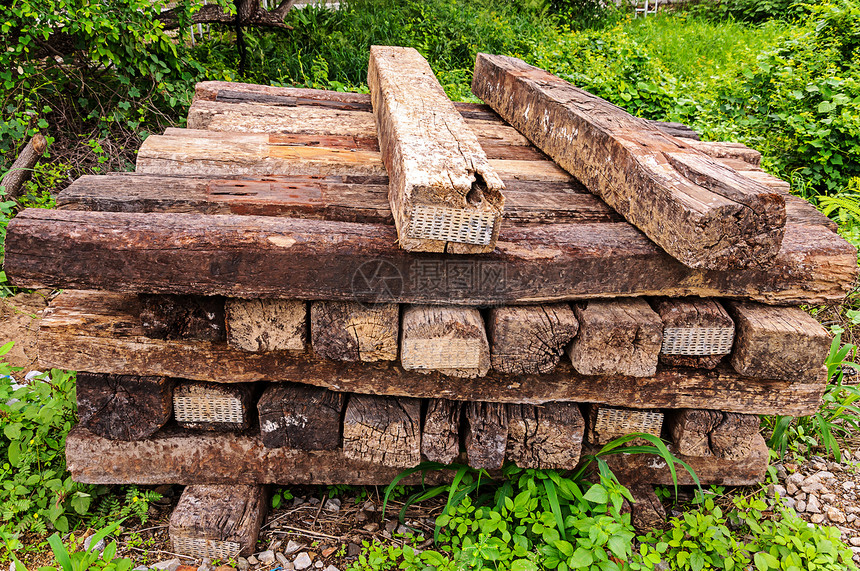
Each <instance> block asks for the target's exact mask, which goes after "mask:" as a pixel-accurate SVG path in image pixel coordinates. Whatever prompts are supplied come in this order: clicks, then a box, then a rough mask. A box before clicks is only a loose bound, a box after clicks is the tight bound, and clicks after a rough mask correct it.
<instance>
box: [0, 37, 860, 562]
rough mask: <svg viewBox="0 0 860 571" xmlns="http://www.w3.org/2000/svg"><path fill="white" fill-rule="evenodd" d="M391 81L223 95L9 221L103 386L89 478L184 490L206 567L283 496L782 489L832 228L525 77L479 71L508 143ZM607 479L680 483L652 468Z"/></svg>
mask: <svg viewBox="0 0 860 571" xmlns="http://www.w3.org/2000/svg"><path fill="white" fill-rule="evenodd" d="M373 57H376V59H377V61H376V62H374V61H373ZM373 57H372V61H371V77H370V85H371V91H372V94H371V95H362V94H355V93H334V92H328V91H316V90H307V89H291V88H277V87H266V86H259V85H246V84H232V83H220V82H206V83H201V84H199V85H198V86H197V90H196V96H195V100H194V103H193V105H192V106H191V109H190V111H189V114H188V125H187V128H185V129H168V130H167V131H166V132H165V133H164V134H163V135H159V136H151V137H149V138H148V139H147V140H146V141H145V142H144V144H143V146H142V147H141V149H140V152H139V155H138V161H137V171H136V172H135V173H117V174H108V175H103V176H85V177H82V178H80V179H79V180H77V181H76V182H75V183H74V184H72V185H71V186H70V187H69V188H68V189H66V190H65V191H63V192H62V193H61V195H60V196H59V199H58V205H59V209H58V210H41V209H28V210H25V211H23V212H22V213H20V214H19V215H18V216H17V217H16V218H15V219H14V220H13V221H12V222H11V223H10V225H9V229H8V236H7V242H6V248H7V253H6V262H5V263H6V271H7V273H8V275H9V276H10V277H11V278H12V279H13V280H14V282H15V283H16V284H17V285H21V286H25V287H53V288H63V289H65V290H66V291H64V293H62V294H61V295H59V296H58V297H57V298H56V299H55V300H54V301H53V302H52V304H51V307H50V308H49V309H48V310H47V313H46V315H45V317H44V319H43V321H42V328H41V334H40V338H39V347H40V352H41V361H42V362H43V363H44V364H45V365H49V366H53V367H62V368H67V369H73V370H77V371H80V373H79V375H78V389H77V390H78V392H77V398H78V406H79V416H80V423H79V425H78V426H77V427H76V428H74V429H73V430H72V432H71V433H70V434H69V436H68V440H67V461H68V466H69V469H70V470H71V472H72V475H73V477H74V478H75V479H76V480H78V481H82V482H89V483H99V484H115V483H136V484H168V483H169V484H184V485H187V487H186V489H185V492H184V494H183V496H182V498H181V500H180V502H179V505H178V506H177V508H176V511H175V512H174V515H173V518H172V519H171V529H170V533H171V537H172V539H173V542H174V548H175V549H176V550H178V551H181V552H183V553H188V554H191V555H198V556H209V557H224V556H232V555H236V554H239V553H242V554H246V553H249V552H250V551H252V550H253V547H254V543H255V541H256V536H257V532H258V530H259V527H260V524H261V522H262V520H263V518H264V515H265V513H264V512H265V505H266V499H265V494H264V487H265V486H266V485H270V484H327V483H332V484H334V483H350V484H368V485H370V484H387V483H389V482H391V480H392V479H393V478H394V477H395V476H396V475H397V474H398V473H399V472H401V471H402V470H404V469H406V468H410V467H413V466H416V465H418V464H419V463H421V462H422V461H436V462H441V463H446V464H447V463H452V462H460V463H465V464H468V465H470V466H472V467H475V468H484V469H488V470H495V469H499V468H500V467H501V466H502V464H503V462H505V461H509V462H513V463H515V464H517V465H519V466H523V467H534V468H553V469H560V470H566V469H572V468H574V467H575V466H576V465H577V463H578V462H579V461H580V458H581V457H582V456H583V455H584V454H587V453H590V452H593V451H594V450H596V449H597V448H599V447H600V446H601V445H603V444H605V443H606V442H608V441H609V440H611V439H613V438H615V437H618V436H621V435H624V434H628V433H631V432H645V433H650V434H654V435H657V436H662V437H663V438H664V439H665V440H666V441H667V442H669V443H670V448H671V450H672V451H673V452H674V453H675V454H676V455H677V456H678V457H679V458H681V459H683V460H684V461H686V462H687V463H688V464H689V465H690V466H691V467H692V468H693V469H694V470H695V471H696V473H697V474H698V477H699V478H700V480H701V481H702V483H712V484H723V485H745V484H751V483H754V482H758V481H760V480H761V479H762V478H763V476H764V474H765V471H766V467H767V463H768V452H767V448H766V446H765V443H764V441H763V439H762V437H761V436H760V435H759V433H758V418H757V415H760V414H782V415H794V416H797V415H807V414H811V413H813V412H814V411H816V409H817V407H818V405H819V401H820V399H821V396H822V394H823V391H824V388H825V383H826V370H825V368H824V366H823V363H824V360H825V357H826V355H827V351H828V347H829V344H830V339H829V337H828V335H827V333H826V332H825V330H824V329H823V328H822V327H821V326H820V325H819V324H818V323H817V322H816V321H815V320H814V319H812V318H811V317H809V316H808V315H807V314H806V313H805V312H804V311H803V310H801V309H800V308H799V307H798V306H799V305H803V304H810V305H815V304H827V303H835V302H838V301H839V300H841V299H843V297H844V296H845V295H846V294H847V292H848V291H849V289H850V288H851V286H852V284H853V282H854V279H855V275H856V268H857V263H856V252H855V250H854V248H853V247H852V246H850V245H849V244H848V243H846V242H845V241H844V240H842V239H841V238H840V237H839V236H837V235H836V233H835V232H834V230H835V228H834V225H833V224H832V223H831V222H830V221H829V220H828V219H827V218H825V217H823V216H821V215H820V214H819V213H818V212H817V211H816V210H815V209H814V208H813V207H812V206H810V205H809V204H808V203H806V202H805V201H803V200H802V199H799V198H796V197H793V196H791V195H790V194H788V185H787V184H786V183H784V182H783V181H781V180H778V179H776V178H774V177H772V176H770V175H768V174H767V173H765V172H764V171H762V170H761V169H760V168H759V166H758V163H759V159H760V156H759V154H758V153H757V152H755V151H753V150H751V149H749V148H747V147H744V146H743V145H739V144H734V143H714V142H708V143H706V142H701V141H698V140H697V139H696V137H695V134H694V133H692V132H690V131H689V130H685V129H684V128H682V127H679V126H677V125H675V126H673V125H659V124H654V123H649V122H647V121H642V120H639V119H635V118H632V117H630V116H627V115H626V114H624V113H623V112H621V111H620V110H618V109H617V108H614V107H612V106H610V105H609V104H607V103H606V102H604V101H602V100H599V99H597V98H594V97H592V96H589V95H588V94H585V95H583V93H584V92H579V91H578V90H575V89H574V88H570V89H569V90H568V91H565V90H566V89H568V88H567V87H564V85H558V84H554V83H553V81H557V80H555V78H552V76H546V75H540V74H542V73H543V72H540V70H534V69H533V68H528V66H525V67H522V65H524V64H521V62H518V60H512V59H510V58H496V57H495V56H479V60H478V66H477V68H476V72H475V85H474V86H473V89H474V91H475V92H476V94H478V95H479V96H480V97H482V98H483V99H484V100H485V101H488V102H489V103H490V104H492V105H493V107H495V108H496V109H498V110H499V112H500V113H501V115H502V116H503V117H504V118H505V119H502V117H500V116H499V115H498V114H496V112H494V111H493V109H491V108H490V107H489V106H486V105H475V104H465V103H455V104H453V105H452V104H451V103H450V102H448V101H447V99H446V100H445V101H444V103H443V102H440V101H439V98H440V95H439V94H440V93H441V89H439V90H437V91H434V89H435V87H433V86H432V85H430V87H426V88H424V87H420V85H419V87H420V88H419V87H415V85H411V84H410V83H409V81H407V80H403V81H400V82H398V81H395V83H396V84H397V85H396V86H394V87H392V86H391V81H390V80H391V73H392V70H393V71H394V72H398V70H399V71H400V72H402V75H403V76H404V77H406V76H409V75H410V74H409V73H406V72H405V71H403V70H409V69H412V71H413V72H414V73H413V75H417V76H420V78H421V81H424V80H426V79H427V77H426V75H427V74H426V73H424V72H423V71H421V69H423V68H420V65H419V64H417V63H415V62H414V61H413V60H410V58H411V57H412V56H411V55H410V54H408V53H401V52H396V51H395V52H388V51H385V50H377V51H375V52H374V56H373ZM401 57H402V58H405V59H404V60H403V61H399V60H397V58H401ZM386 58H388V59H386ZM392 58H393V59H392ZM482 58H483V59H482ZM413 64H414V65H413ZM425 65H426V64H425ZM410 66H413V67H412V68H410ZM415 66H417V67H415ZM518 66H520V67H518ZM415 69H418V71H417V72H416V71H415ZM422 74H423V75H422ZM529 74H532V75H534V77H536V79H534V78H533V77H532V76H530V75H529ZM430 77H431V78H432V74H431V76H430ZM434 81H435V80H434ZM530 81H531V83H529V82H530ZM431 83H432V82H431ZM416 85H417V84H416ZM568 87H569V86H568ZM398 90H399V93H398ZM571 90H572V91H571ZM577 98H579V99H577ZM404 101H406V103H404ZM446 105H447V107H446ZM420 109H423V110H424V111H425V112H426V111H427V110H428V109H429V110H430V111H431V112H432V113H433V114H434V115H433V116H434V117H435V119H434V120H433V121H429V122H428V121H426V117H425V118H422V117H416V116H414V113H415V112H416V111H415V110H420ZM452 115H456V117H453V116H452ZM440 125H441V126H442V127H443V129H442V130H444V131H445V132H447V133H449V134H450V135H451V136H452V137H454V139H453V142H451V141H447V142H445V141H444V140H443V139H444V138H445V137H447V135H440V134H438V131H439V128H440ZM511 125H515V126H516V127H517V129H519V131H518V130H517V129H515V128H514V127H512V126H511ZM466 132H468V133H470V134H468V135H463V134H462V133H466ZM582 137H586V138H585V139H583V138H582ZM410 138H411V139H410ZM428 141H429V142H428ZM440 141H442V142H441V143H440ZM531 141H534V142H535V143H536V144H538V145H539V146H540V148H541V149H543V151H542V150H539V148H538V147H536V146H534V145H533V144H532V142H531ZM571 141H573V144H575V145H579V148H580V152H579V154H578V155H577V154H575V153H574V152H573V151H571V150H570V149H567V148H566V147H565V145H570V144H572V143H571ZM583 141H584V142H583ZM434 145H435V146H436V147H444V148H445V149H447V150H444V149H443V150H441V151H440V150H438V149H436V150H434V149H435V148H436V147H434ZM451 148H459V151H458V152H459V153H460V154H457V153H453V154H451V155H444V160H442V161H440V160H439V158H438V157H439V155H438V153H445V152H451ZM582 149H585V150H584V151H582ZM655 149H656V150H655ZM544 152H545V153H547V154H544ZM468 153H472V154H471V155H468ZM649 153H650V154H649ZM655 153H656V154H655ZM467 155H468V157H467V160H466V161H465V163H467V166H469V168H470V169H472V170H471V171H470V172H471V173H472V175H473V178H472V179H470V180H467V182H466V184H465V186H464V187H458V186H457V185H458V184H459V183H458V182H457V180H456V179H457V177H458V176H460V174H457V173H454V174H452V172H453V171H454V170H455V169H456V168H459V166H458V165H460V164H461V163H464V161H463V157H464V156H467ZM548 155H549V156H548ZM550 156H552V157H555V159H556V160H555V161H553V160H552V159H551V158H550ZM428 165H429V166H428ZM440 165H441V166H440ZM559 165H561V166H559ZM562 166H563V167H564V168H562ZM473 167H474V168H473ZM422 168H424V169H425V172H424V173H423V174H421V169H422ZM439 169H441V170H445V169H449V170H447V171H445V175H444V177H442V178H445V179H446V182H445V184H448V183H450V185H451V187H450V188H449V187H445V188H446V189H447V190H445V191H444V192H449V191H450V193H449V194H448V195H445V196H442V198H439V196H438V195H440V194H444V193H443V192H442V191H439V190H438V189H439V188H441V187H440V186H438V185H437V186H434V185H435V184H436V182H433V181H432V180H431V179H433V177H434V176H435V175H434V173H435V172H436V171H437V170H439ZM565 169H567V170H565ZM568 171H570V172H575V173H576V176H577V178H575V177H574V176H572V175H571V174H570V173H569V172H568ZM416 173H418V174H416ZM428 173H429V174H428ZM475 173H477V175H475ZM655 173H656V174H655ZM389 175H390V176H389ZM422 176H424V177H425V179H422V178H421V177H422ZM415 180H419V182H420V184H419V183H416V182H415ZM421 180H423V181H424V182H421ZM427 180H430V181H431V182H429V183H428V182H427ZM580 181H583V182H586V183H587V187H586V186H584V185H583V184H582V182H580ZM422 184H424V186H421V185H422ZM461 186H462V185H461ZM427 188H431V190H432V191H428V190H427ZM451 188H453V190H451ZM434 192H435V193H436V195H434V194H433V193H434ZM458 193H459V194H458ZM428 197H429V198H428ZM649 200H650V201H651V203H650V206H649V204H648V201H649ZM422 201H423V202H422ZM434 201H436V202H434ZM440 204H441V206H440ZM610 204H611V205H612V206H610ZM434 208H436V209H437V210H433V209H434ZM440 212H441V214H440ZM715 212H716V214H715ZM434 216H435V218H434ZM452 220H454V222H452ZM457 220H460V221H461V222H457ZM463 221H465V222H463ZM458 224H459V225H458ZM715 233H716V234H715ZM729 237H731V239H729ZM658 244H659V245H658ZM608 462H609V464H610V466H611V467H612V469H613V470H614V471H615V473H616V475H617V476H618V477H619V478H620V479H621V480H622V481H624V482H626V483H629V484H631V485H632V484H636V483H647V484H667V483H670V481H671V478H670V474H669V471H668V468H667V466H666V465H665V464H664V463H662V462H660V461H657V460H656V459H655V458H654V457H652V456H643V455H623V456H614V457H609V458H608ZM443 477H444V476H443V475H442V474H441V473H431V474H429V475H428V480H427V481H438V480H439V479H440V478H443ZM678 477H679V479H680V481H681V482H682V483H691V479H690V477H689V476H688V475H686V474H685V473H684V472H683V471H680V472H679V474H678ZM410 481H411V482H412V483H415V482H417V481H418V476H417V475H416V476H415V477H414V478H412V479H411V480H410V479H407V480H405V482H410Z"/></svg>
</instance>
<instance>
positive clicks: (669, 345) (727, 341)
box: [660, 327, 735, 355]
mask: <svg viewBox="0 0 860 571" xmlns="http://www.w3.org/2000/svg"><path fill="white" fill-rule="evenodd" d="M734 340H735V330H734V328H733V327H667V328H665V329H664V330H663V347H662V348H661V349H660V352H661V353H663V354H664V355H727V354H729V353H731V352H732V343H733V342H734Z"/></svg>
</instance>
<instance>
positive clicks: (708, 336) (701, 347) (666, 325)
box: [651, 298, 735, 369]
mask: <svg viewBox="0 0 860 571" xmlns="http://www.w3.org/2000/svg"><path fill="white" fill-rule="evenodd" d="M651 306H652V307H653V308H654V311H656V312H657V314H658V315H659V316H660V320H661V321H662V322H663V345H662V347H661V348H660V362H661V363H663V364H665V365H669V366H674V367H703V368H705V369H713V368H714V367H716V366H717V364H718V363H719V362H720V361H721V360H722V359H723V357H725V356H726V355H728V354H729V353H731V352H732V343H733V342H734V339H735V324H734V322H733V321H732V318H731V317H729V314H728V313H726V310H725V309H723V306H721V305H720V304H719V303H718V302H717V301H715V300H713V299H698V298H685V299H667V298H660V299H656V300H654V301H652V302H651Z"/></svg>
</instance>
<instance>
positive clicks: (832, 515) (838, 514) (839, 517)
mask: <svg viewBox="0 0 860 571" xmlns="http://www.w3.org/2000/svg"><path fill="white" fill-rule="evenodd" d="M827 519H829V520H830V521H832V522H833V523H845V514H844V513H842V511H840V510H838V509H836V508H834V507H832V506H831V507H829V508H827Z"/></svg>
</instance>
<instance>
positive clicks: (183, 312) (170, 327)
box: [140, 294, 226, 341]
mask: <svg viewBox="0 0 860 571" xmlns="http://www.w3.org/2000/svg"><path fill="white" fill-rule="evenodd" d="M140 319H141V325H143V329H144V332H145V334H146V336H147V337H152V338H153V339H199V340H201V341H223V340H224V338H225V336H226V330H225V325H224V298H223V297H220V296H211V297H204V296H198V295H181V294H180V295H174V294H168V295H147V294H142V295H141V296H140Z"/></svg>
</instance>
